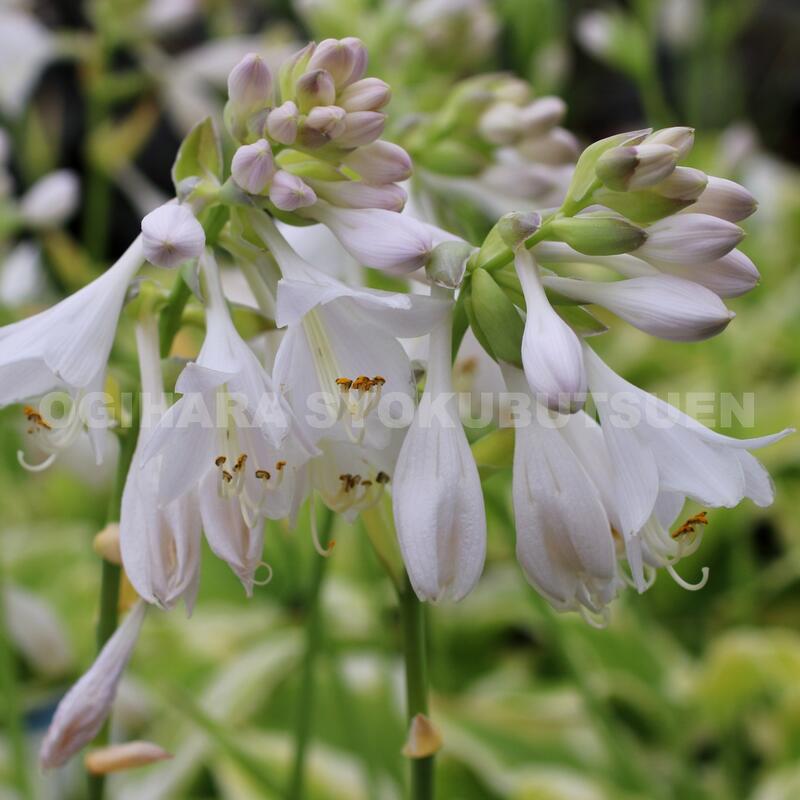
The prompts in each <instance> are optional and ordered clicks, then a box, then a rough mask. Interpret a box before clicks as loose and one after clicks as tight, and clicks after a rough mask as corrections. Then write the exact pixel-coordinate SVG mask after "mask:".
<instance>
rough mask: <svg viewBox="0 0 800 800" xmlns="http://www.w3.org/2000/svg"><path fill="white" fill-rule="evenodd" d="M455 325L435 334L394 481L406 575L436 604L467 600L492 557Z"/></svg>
mask: <svg viewBox="0 0 800 800" xmlns="http://www.w3.org/2000/svg"><path fill="white" fill-rule="evenodd" d="M434 291H436V292H439V291H441V292H446V290H439V289H437V288H435V289H434ZM451 325H452V319H451V316H450V315H448V316H447V317H446V318H445V319H444V320H442V321H441V322H440V323H439V324H438V325H437V326H436V327H435V328H434V329H433V331H432V332H431V335H430V349H429V355H428V377H427V380H426V384H425V392H424V394H423V396H422V399H421V401H420V406H419V408H418V409H417V413H416V414H415V416H414V421H413V422H412V423H411V427H410V428H409V429H408V433H407V434H406V438H405V441H404V442H403V447H402V449H401V451H400V455H399V457H398V459H397V466H396V467H395V475H394V481H393V484H392V486H393V488H392V500H393V506H394V520H395V526H396V528H397V537H398V540H399V543H400V549H401V551H402V554H403V560H404V561H405V565H406V570H407V571H408V576H409V578H410V580H411V585H412V586H413V587H414V591H415V592H416V593H417V595H418V596H419V598H420V599H421V600H429V601H431V602H437V601H440V600H445V599H446V600H461V599H462V598H463V597H465V596H466V595H467V594H468V593H469V592H470V590H471V589H472V587H473V586H474V585H475V584H476V583H477V581H478V578H480V575H481V572H482V571H483V563H484V560H485V557H486V515H485V511H484V505H483V492H482V489H481V481H480V477H479V475H478V468H477V466H476V464H475V460H474V458H473V457H472V451H471V450H470V447H469V442H468V441H467V437H466V435H465V434H464V429H463V427H462V425H461V420H460V419H459V416H458V402H457V396H456V395H455V393H454V392H453V386H452V376H451V370H452V367H451V363H450V359H451V340H452V333H451Z"/></svg>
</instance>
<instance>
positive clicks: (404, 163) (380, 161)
mask: <svg viewBox="0 0 800 800" xmlns="http://www.w3.org/2000/svg"><path fill="white" fill-rule="evenodd" d="M344 163H345V164H346V165H347V166H348V167H350V169H352V170H354V171H355V172H357V173H358V175H359V176H360V178H361V180H362V181H364V183H371V184H374V185H376V186H380V185H382V184H384V183H394V182H395V181H404V180H406V179H407V178H409V177H411V156H409V155H408V153H407V152H406V151H405V150H403V148H402V147H400V146H399V145H396V144H393V143H392V142H384V141H377V142H372V144H368V145H365V146H364V147H359V148H357V149H356V150H354V151H353V152H352V153H350V154H349V155H348V156H347V157H346V158H345V159H344Z"/></svg>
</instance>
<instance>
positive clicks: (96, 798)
mask: <svg viewBox="0 0 800 800" xmlns="http://www.w3.org/2000/svg"><path fill="white" fill-rule="evenodd" d="M139 421H140V420H139V402H138V397H137V398H136V400H135V401H134V404H133V409H132V419H131V425H130V427H129V428H128V429H127V430H126V431H125V434H124V436H123V437H122V439H121V442H120V451H119V462H118V464H117V476H116V481H115V484H114V493H113V495H112V496H111V501H110V503H109V508H108V517H107V521H108V522H109V523H111V522H119V517H120V507H121V505H122V492H123V489H124V488H125V480H126V478H127V477H128V470H129V469H130V465H131V461H132V460H133V453H134V450H135V449H136V440H137V438H138V436H139ZM121 578H122V570H121V568H120V566H119V565H118V564H112V563H111V562H110V561H106V559H103V565H102V572H101V578H100V615H99V617H98V620H97V632H96V637H97V652H98V653H99V652H100V651H101V650H102V649H103V647H104V646H105V644H106V642H107V641H108V640H109V639H110V638H111V636H112V635H113V633H114V631H115V630H116V629H117V623H118V621H119V587H120V581H121ZM107 743H108V723H106V724H105V725H104V726H103V728H102V730H101V731H100V733H98V734H97V736H96V738H95V740H94V744H95V745H97V746H103V745H105V744H107ZM88 778H89V793H88V797H89V800H102V798H103V793H104V790H105V776H103V775H89V776H88Z"/></svg>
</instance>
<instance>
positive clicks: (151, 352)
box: [119, 318, 201, 614]
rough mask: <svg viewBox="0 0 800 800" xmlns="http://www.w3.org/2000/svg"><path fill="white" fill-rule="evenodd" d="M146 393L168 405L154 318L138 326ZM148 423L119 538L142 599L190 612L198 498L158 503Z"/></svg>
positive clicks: (128, 484)
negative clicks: (147, 458)
mask: <svg viewBox="0 0 800 800" xmlns="http://www.w3.org/2000/svg"><path fill="white" fill-rule="evenodd" d="M136 341H137V347H138V351H139V364H140V373H141V385H142V395H143V398H144V400H145V402H147V403H149V404H151V407H154V408H155V410H156V413H158V415H159V416H161V415H163V413H164V410H165V409H166V400H165V398H164V388H163V381H162V377H161V364H160V361H159V351H158V329H157V327H156V322H155V319H154V318H147V319H145V320H142V321H140V322H139V324H138V326H137V329H136ZM146 422H147V423H148V424H143V426H142V428H141V431H140V434H139V442H138V444H137V447H136V452H135V453H134V456H133V460H132V462H131V466H130V469H129V470H128V476H127V479H126V481H125V488H124V491H123V494H122V507H121V510H120V523H119V538H120V548H121V552H122V563H123V566H124V567H125V574H126V575H127V576H128V578H129V580H130V582H131V583H132V584H133V587H134V588H135V589H136V591H137V593H138V594H139V596H140V597H142V598H143V599H144V600H146V601H147V602H148V603H154V604H155V605H158V606H159V607H161V608H163V609H170V608H172V607H173V606H174V605H175V604H176V603H177V602H178V601H179V600H180V599H181V598H183V600H184V602H185V604H186V611H187V613H188V614H191V612H192V608H193V606H194V601H195V598H196V597H197V590H198V587H199V581H200V528H201V521H200V512H199V510H198V508H197V497H196V496H195V495H194V494H193V493H191V492H190V493H187V494H184V495H182V496H180V497H178V498H176V499H174V500H171V501H170V502H169V503H167V504H165V505H163V506H162V505H160V504H159V476H160V471H161V470H160V467H161V463H160V462H161V460H160V458H156V459H154V460H153V461H152V462H151V463H150V464H147V465H144V464H143V463H142V455H141V454H142V452H143V450H144V449H145V447H146V445H147V441H148V439H149V437H150V435H151V433H152V428H151V427H150V426H149V423H150V420H146Z"/></svg>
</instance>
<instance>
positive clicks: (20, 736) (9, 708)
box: [0, 564, 33, 800]
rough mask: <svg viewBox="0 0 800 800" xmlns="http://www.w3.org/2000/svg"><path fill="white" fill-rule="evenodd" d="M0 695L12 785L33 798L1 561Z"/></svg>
mask: <svg viewBox="0 0 800 800" xmlns="http://www.w3.org/2000/svg"><path fill="white" fill-rule="evenodd" d="M0 697H2V698H3V709H4V713H3V723H4V726H5V730H6V736H7V737H8V742H9V744H10V745H11V763H12V764H13V774H14V786H15V787H16V789H17V793H18V794H19V796H20V797H21V798H24V799H25V800H33V792H32V790H31V782H30V776H29V775H28V756H27V747H26V743H25V725H24V721H23V715H22V709H21V708H20V702H19V701H20V688H19V683H18V681H17V664H16V659H15V654H14V645H13V643H12V642H11V637H10V635H9V631H8V622H7V617H6V603H5V566H4V565H3V564H0Z"/></svg>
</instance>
